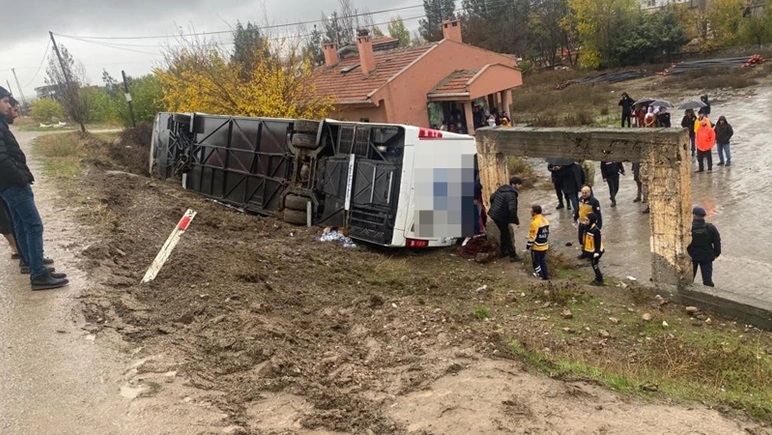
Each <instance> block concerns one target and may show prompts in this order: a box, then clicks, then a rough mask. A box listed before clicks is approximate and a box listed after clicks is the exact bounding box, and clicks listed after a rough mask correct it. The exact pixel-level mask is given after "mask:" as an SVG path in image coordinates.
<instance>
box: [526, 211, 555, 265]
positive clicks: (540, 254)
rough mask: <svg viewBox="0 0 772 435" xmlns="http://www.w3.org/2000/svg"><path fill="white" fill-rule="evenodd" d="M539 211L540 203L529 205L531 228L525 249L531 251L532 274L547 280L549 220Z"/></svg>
mask: <svg viewBox="0 0 772 435" xmlns="http://www.w3.org/2000/svg"><path fill="white" fill-rule="evenodd" d="M541 213H542V210H541V206H540V205H534V206H532V207H531V229H530V231H529V232H528V243H527V244H526V246H525V249H527V250H529V251H531V262H532V263H533V276H535V277H537V278H541V279H543V280H548V279H549V272H548V271H547V251H548V250H549V248H550V245H549V236H550V222H549V221H548V220H547V218H545V217H544V216H542V214H541Z"/></svg>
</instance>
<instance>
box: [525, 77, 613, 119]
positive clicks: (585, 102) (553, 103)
mask: <svg viewBox="0 0 772 435" xmlns="http://www.w3.org/2000/svg"><path fill="white" fill-rule="evenodd" d="M545 75H547V76H548V77H554V76H552V75H551V74H546V73H545ZM550 83H551V85H550ZM556 83H557V81H555V82H550V81H549V80H545V79H540V80H534V81H526V84H525V85H523V86H521V87H519V88H517V89H515V90H514V91H513V92H512V101H513V104H512V105H513V113H515V117H516V118H517V122H525V123H528V124H531V125H534V126H538V127H569V126H581V125H590V124H592V123H593V122H594V120H595V117H596V116H597V115H599V114H600V113H603V112H605V113H609V110H611V108H609V95H610V93H611V87H610V86H608V85H596V86H591V85H584V84H577V85H573V86H569V87H568V88H566V89H563V90H555V89H554V86H555V84H556Z"/></svg>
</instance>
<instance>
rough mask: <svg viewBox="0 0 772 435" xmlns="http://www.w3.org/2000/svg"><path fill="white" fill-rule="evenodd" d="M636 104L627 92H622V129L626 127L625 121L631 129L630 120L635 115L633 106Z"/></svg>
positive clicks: (620, 104)
mask: <svg viewBox="0 0 772 435" xmlns="http://www.w3.org/2000/svg"><path fill="white" fill-rule="evenodd" d="M634 104H635V100H633V99H632V98H630V96H629V95H627V92H622V98H621V99H620V100H619V106H620V107H622V127H623V128H624V126H625V121H627V126H628V127H630V118H631V117H632V115H633V105H634Z"/></svg>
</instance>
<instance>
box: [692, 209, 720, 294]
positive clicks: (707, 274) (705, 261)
mask: <svg viewBox="0 0 772 435" xmlns="http://www.w3.org/2000/svg"><path fill="white" fill-rule="evenodd" d="M705 214H706V213H705V209H704V208H702V207H694V209H693V210H692V215H694V220H693V221H692V241H691V243H689V246H687V247H686V252H688V253H689V256H690V257H691V258H692V270H693V274H692V277H696V276H697V268H699V269H700V271H701V272H702V284H703V285H706V286H708V287H714V284H713V261H714V260H715V259H716V258H718V256H719V255H721V235H720V234H719V233H718V230H717V229H716V227H715V226H714V225H713V224H709V223H706V222H705Z"/></svg>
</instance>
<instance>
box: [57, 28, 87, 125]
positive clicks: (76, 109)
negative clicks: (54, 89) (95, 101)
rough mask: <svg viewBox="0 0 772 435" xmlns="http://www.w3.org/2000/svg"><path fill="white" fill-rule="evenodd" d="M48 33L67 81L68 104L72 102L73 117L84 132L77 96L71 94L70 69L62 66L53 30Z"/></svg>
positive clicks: (62, 61) (62, 62)
mask: <svg viewBox="0 0 772 435" xmlns="http://www.w3.org/2000/svg"><path fill="white" fill-rule="evenodd" d="M48 34H49V35H51V42H52V43H53V45H54V51H55V52H56V57H57V58H58V59H59V65H60V66H61V67H62V74H64V80H65V81H66V82H67V94H69V95H68V98H69V99H70V104H72V108H73V111H74V112H75V117H76V118H78V123H79V124H80V131H81V132H83V133H85V132H86V126H85V125H84V124H83V117H82V116H80V107H78V106H79V104H78V101H77V100H78V98H77V97H78V96H77V95H73V86H72V79H70V70H69V69H67V68H66V67H65V66H64V60H62V54H61V53H59V46H57V45H56V39H54V32H51V31H49V32H48Z"/></svg>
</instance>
